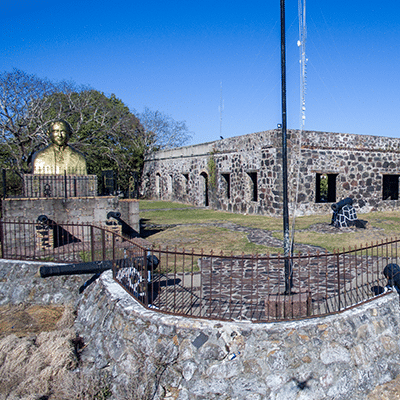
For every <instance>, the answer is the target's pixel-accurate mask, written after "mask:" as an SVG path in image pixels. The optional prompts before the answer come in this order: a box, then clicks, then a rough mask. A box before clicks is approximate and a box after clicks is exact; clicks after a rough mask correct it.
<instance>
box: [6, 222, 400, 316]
mask: <svg viewBox="0 0 400 400" xmlns="http://www.w3.org/2000/svg"><path fill="white" fill-rule="evenodd" d="M0 240H1V257H2V258H11V259H23V260H43V261H53V262H63V263H75V264H78V265H79V264H88V263H89V264H90V263H93V262H96V261H101V260H111V261H112V263H111V264H110V265H112V268H113V276H114V279H115V280H116V281H117V282H118V283H119V284H120V285H121V286H122V287H124V288H125V289H126V290H127V291H128V292H129V293H130V294H131V295H132V296H134V297H135V298H136V299H137V300H139V301H140V302H141V303H142V304H143V305H144V306H146V307H150V308H152V309H154V310H159V311H162V312H166V313H171V314H176V315H184V316H192V317H199V318H208V319H219V320H247V321H252V322H268V321H277V320H293V319H300V318H307V317H314V316H322V315H328V314H334V313H338V312H341V311H343V310H346V309H348V308H351V307H354V306H356V305H358V304H361V303H364V302H366V301H369V300H370V299H371V298H373V297H374V296H376V295H379V294H382V293H384V292H385V291H386V288H385V287H386V285H387V278H386V277H385V276H384V274H383V270H384V268H385V266H386V265H388V264H398V250H397V248H398V243H399V241H398V240H397V239H395V240H386V241H382V242H380V243H375V244H371V245H368V246H365V247H362V248H355V249H350V250H348V251H342V252H335V253H317V254H302V255H296V256H293V257H290V259H289V265H290V266H291V274H290V277H291V282H292V286H291V290H290V292H289V293H286V294H285V290H286V292H287V281H285V273H284V271H285V259H284V258H283V257H282V256H279V255H278V256H272V255H262V256H261V255H244V254H243V255H240V256H235V255H225V254H213V253H208V254H206V253H204V252H195V251H186V250H181V251H179V250H177V249H173V250H170V249H168V248H165V249H163V248H157V249H156V248H152V247H150V246H149V244H148V243H146V241H144V240H142V239H132V238H127V237H123V236H122V235H120V234H118V233H116V232H115V231H113V230H110V227H108V228H107V227H98V226H92V225H83V224H82V225H79V224H61V225H57V224H55V223H50V224H47V225H46V224H42V223H39V222H18V221H0Z"/></svg>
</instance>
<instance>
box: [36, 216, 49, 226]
mask: <svg viewBox="0 0 400 400" xmlns="http://www.w3.org/2000/svg"><path fill="white" fill-rule="evenodd" d="M37 222H39V223H41V224H44V225H47V223H48V222H49V217H48V216H47V215H39V216H38V217H37Z"/></svg>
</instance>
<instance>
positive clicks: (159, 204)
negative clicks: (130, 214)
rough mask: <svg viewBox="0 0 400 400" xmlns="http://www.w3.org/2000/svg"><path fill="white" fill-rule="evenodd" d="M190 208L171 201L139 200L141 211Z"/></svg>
mask: <svg viewBox="0 0 400 400" xmlns="http://www.w3.org/2000/svg"><path fill="white" fill-rule="evenodd" d="M188 207H192V206H190V205H187V204H183V203H175V202H172V201H159V200H139V208H140V209H141V210H160V209H166V208H188Z"/></svg>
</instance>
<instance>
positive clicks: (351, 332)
mask: <svg viewBox="0 0 400 400" xmlns="http://www.w3.org/2000/svg"><path fill="white" fill-rule="evenodd" d="M399 312H400V307H399V298H398V295H397V294H395V293H389V294H386V295H383V296H381V297H378V298H376V299H375V300H373V301H371V302H369V303H367V304H364V305H361V306H359V307H356V308H354V309H352V310H348V311H345V312H343V313H341V314H337V315H332V316H327V317H323V318H313V319H306V320H301V321H294V322H277V323H267V324H252V323H249V322H240V321H237V322H223V321H212V320H205V319H192V318H185V317H179V316H172V315H165V314H160V313H158V312H156V311H154V310H151V309H145V308H144V307H142V306H141V305H140V304H139V303H137V302H136V301H135V300H134V299H133V298H132V297H131V296H130V295H129V294H128V293H127V292H125V291H124V290H123V289H122V288H121V287H120V286H119V285H118V284H117V283H116V282H115V281H113V279H112V276H111V273H110V272H106V273H103V274H102V276H101V278H100V280H99V281H98V282H97V283H96V284H95V285H93V286H92V287H90V288H88V290H87V291H85V294H84V296H83V298H82V299H81V301H80V305H79V309H78V317H77V321H76V325H75V326H76V329H77V331H78V332H79V333H80V335H81V336H82V337H83V338H84V341H85V343H87V346H86V347H85V349H84V351H83V352H82V354H81V359H82V362H83V364H84V365H85V367H84V368H87V369H89V370H90V369H91V368H97V369H102V368H108V369H109V370H110V371H112V376H113V382H114V385H113V394H114V396H115V398H119V397H121V396H122V395H123V391H126V389H127V388H131V389H132V390H134V391H135V393H138V394H140V393H142V394H143V395H144V394H146V393H152V394H154V393H155V397H154V398H156V399H161V398H174V399H179V400H189V399H191V400H192V399H193V400H196V399H228V398H232V399H237V400H248V399H257V400H261V399H267V398H271V399H272V398H273V399H278V398H282V399H283V398H285V399H295V398H299V399H300V398H303V399H321V400H322V399H332V400H333V399H335V400H340V399H346V400H348V399H352V400H361V399H365V397H366V394H367V393H369V392H370V391H371V390H373V389H374V387H375V386H377V385H379V384H382V383H384V382H387V381H389V380H391V379H393V378H395V377H396V376H397V375H398V374H399V373H400V349H399V339H398V338H399V333H400V332H399V322H400V314H399ZM143 398H145V397H143Z"/></svg>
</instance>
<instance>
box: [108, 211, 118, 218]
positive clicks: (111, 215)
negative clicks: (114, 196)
mask: <svg viewBox="0 0 400 400" xmlns="http://www.w3.org/2000/svg"><path fill="white" fill-rule="evenodd" d="M108 218H115V219H119V218H121V213H120V212H119V211H110V212H108V213H107V219H108Z"/></svg>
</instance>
